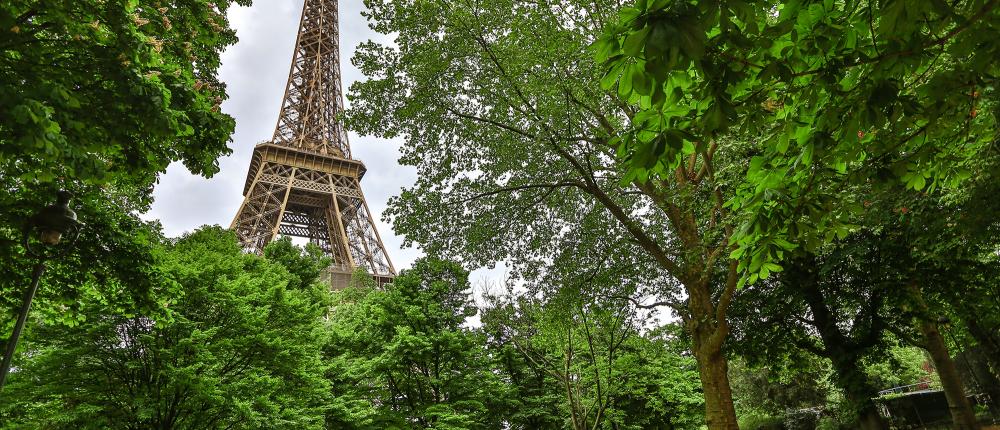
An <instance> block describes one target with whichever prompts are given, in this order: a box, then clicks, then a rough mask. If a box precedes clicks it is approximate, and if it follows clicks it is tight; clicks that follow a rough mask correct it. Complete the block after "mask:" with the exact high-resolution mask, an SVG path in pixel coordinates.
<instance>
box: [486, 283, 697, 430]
mask: <svg viewBox="0 0 1000 430" xmlns="http://www.w3.org/2000/svg"><path fill="white" fill-rule="evenodd" d="M487 301H488V304H487V308H486V310H485V311H484V314H483V323H484V325H485V330H486V332H487V333H488V334H489V339H490V343H489V345H490V348H491V349H493V350H504V351H510V353H509V354H506V355H504V361H503V366H502V367H501V368H500V371H501V372H502V374H503V375H504V376H505V377H506V378H507V379H508V380H509V381H510V382H511V384H512V385H513V386H514V390H515V392H516V393H517V394H516V395H515V396H514V397H513V402H514V410H515V411H517V413H516V414H514V415H512V416H511V417H512V419H511V420H510V421H509V424H510V425H511V426H512V428H517V429H522V428H523V429H527V428H544V429H555V428H571V429H574V430H585V429H587V430H589V429H598V428H616V429H696V428H699V427H700V426H701V425H702V424H703V422H704V421H703V419H702V416H701V413H700V412H701V410H702V408H703V406H704V398H703V397H702V395H701V393H700V392H699V391H700V383H699V381H698V373H697V366H696V363H695V361H694V359H693V358H692V357H691V356H690V352H689V351H688V350H687V347H686V345H685V343H686V342H685V341H684V340H683V339H680V338H678V337H677V336H676V334H677V333H678V332H680V331H681V330H680V328H679V327H678V326H676V325H667V326H664V327H661V328H659V329H656V330H654V331H653V332H651V333H648V334H645V335H644V334H641V333H640V330H642V325H643V323H644V322H648V321H646V320H644V319H643V318H642V317H641V316H640V314H639V313H638V312H636V309H635V308H634V307H633V305H632V304H631V302H629V301H627V300H622V299H613V300H602V299H600V298H598V297H593V296H587V295H582V294H581V291H580V290H579V289H578V288H573V287H572V286H568V287H567V288H564V289H562V290H561V291H559V292H557V293H556V294H555V295H554V296H552V297H549V298H547V299H538V298H536V297H533V295H532V294H521V295H517V294H515V293H514V292H512V291H508V292H507V294H506V295H504V296H491V297H489V298H488V300H487ZM554 405H557V408H556V409H555V410H554V408H553V406H554Z"/></svg>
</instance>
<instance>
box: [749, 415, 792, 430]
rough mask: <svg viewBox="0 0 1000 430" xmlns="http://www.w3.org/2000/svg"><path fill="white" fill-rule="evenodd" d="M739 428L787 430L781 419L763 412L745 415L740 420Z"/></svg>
mask: <svg viewBox="0 0 1000 430" xmlns="http://www.w3.org/2000/svg"><path fill="white" fill-rule="evenodd" d="M739 426H740V428H741V429H743V430H785V426H784V424H783V423H782V419H781V417H774V416H770V415H767V414H764V413H761V412H750V413H747V414H744V415H743V416H741V417H740V418H739Z"/></svg>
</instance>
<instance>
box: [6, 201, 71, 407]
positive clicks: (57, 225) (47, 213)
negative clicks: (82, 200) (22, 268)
mask: <svg viewBox="0 0 1000 430" xmlns="http://www.w3.org/2000/svg"><path fill="white" fill-rule="evenodd" d="M71 197H72V195H71V194H70V193H69V192H66V191H60V192H59V195H58V199H57V200H56V203H55V204H53V205H50V206H48V207H46V208H44V209H42V210H40V211H38V213H36V214H35V215H34V216H32V217H31V218H29V219H28V222H27V223H26V224H25V226H24V234H23V237H22V240H23V245H24V249H25V251H26V252H27V254H28V255H29V256H32V257H35V258H36V259H37V260H38V263H37V264H35V270H34V272H33V273H32V277H31V286H29V287H28V289H26V290H25V291H24V297H23V298H22V301H21V310H20V312H19V313H18V314H17V322H16V323H15V324H14V332H13V333H11V335H10V339H7V351H6V352H5V353H4V356H3V364H2V367H0V390H3V387H4V383H5V382H6V381H7V373H9V372H10V362H11V360H12V359H13V357H14V350H15V349H16V348H17V340H18V338H19V337H21V331H22V330H23V329H24V323H25V321H27V319H28V311H29V310H31V301H32V299H34V298H35V292H36V291H38V282H39V281H40V280H41V279H42V274H43V273H45V263H46V262H47V261H48V260H49V259H52V258H58V257H62V256H63V255H65V254H66V252H67V251H69V249H70V248H72V247H73V244H75V243H76V239H77V237H79V235H80V228H81V227H82V226H83V224H82V223H81V222H80V221H78V220H77V219H76V212H73V210H72V209H70V208H69V200H70V198H71ZM64 237H66V238H68V239H69V240H68V243H66V244H64V245H63V246H61V247H60V246H58V245H59V244H60V243H63V242H64V240H63V239H64ZM33 241H37V242H38V243H40V244H41V247H39V246H37V245H34V246H33V245H32V242H33Z"/></svg>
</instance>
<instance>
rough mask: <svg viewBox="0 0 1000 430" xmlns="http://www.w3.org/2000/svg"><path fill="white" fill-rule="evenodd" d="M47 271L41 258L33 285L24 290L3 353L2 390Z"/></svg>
mask: <svg viewBox="0 0 1000 430" xmlns="http://www.w3.org/2000/svg"><path fill="white" fill-rule="evenodd" d="M42 273H45V259H44V258H40V259H39V260H38V264H37V265H35V272H34V274H33V275H32V278H31V287H29V288H28V289H27V290H25V291H24V299H23V301H22V302H21V313H19V314H18V315H17V323H15V324H14V332H13V333H12V334H11V335H10V339H7V352H6V353H4V355H3V368H0V390H3V386H4V383H6V382H7V373H8V372H10V361H11V360H12V359H13V358H14V350H15V349H16V348H17V339H18V338H19V337H21V330H23V329H24V322H25V321H27V320H28V311H29V310H31V301H32V300H33V299H34V298H35V292H36V291H38V282H39V281H40V280H41V279H42Z"/></svg>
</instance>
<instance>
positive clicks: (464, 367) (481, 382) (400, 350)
mask: <svg viewBox="0 0 1000 430" xmlns="http://www.w3.org/2000/svg"><path fill="white" fill-rule="evenodd" d="M468 276H469V274H468V272H467V271H465V270H464V269H462V267H461V266H459V265H458V264H456V263H452V262H448V261H443V260H438V259H434V258H424V259H420V260H417V261H416V262H415V263H414V264H413V267H412V268H411V269H408V270H405V271H403V272H402V273H400V274H399V276H397V277H396V278H395V279H394V280H393V282H392V283H391V284H389V285H386V286H385V287H384V290H382V289H378V288H374V286H372V285H368V286H365V285H359V286H355V287H351V288H348V289H346V290H344V291H341V292H339V293H338V294H337V297H336V301H335V305H334V308H333V311H332V313H331V315H330V327H329V330H330V333H331V334H330V340H329V344H328V346H327V347H326V350H327V355H328V357H327V360H328V361H329V362H331V369H330V372H329V374H330V376H331V377H332V378H333V381H332V382H333V393H334V396H335V397H336V399H335V400H334V404H335V405H336V407H335V408H334V409H333V411H332V413H330V414H328V417H327V425H328V427H331V428H366V429H383V428H392V429H406V428H428V429H430V428H433V429H441V430H444V429H456V430H457V429H492V428H500V427H502V425H501V424H500V421H499V420H500V419H501V417H500V416H498V415H494V414H492V413H491V409H492V405H493V404H494V402H498V397H500V395H501V394H502V390H503V386H502V383H501V381H500V380H499V379H498V378H497V377H496V375H495V374H494V373H493V372H492V371H491V368H490V363H491V362H492V360H491V359H490V357H489V356H488V355H487V352H486V351H485V350H484V344H483V337H482V335H481V334H480V333H478V332H476V331H474V330H471V329H469V328H467V327H465V323H466V319H467V318H469V317H471V316H474V315H475V314H476V307H475V305H474V304H473V303H472V301H471V299H470V297H469V290H470V285H469V281H468Z"/></svg>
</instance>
